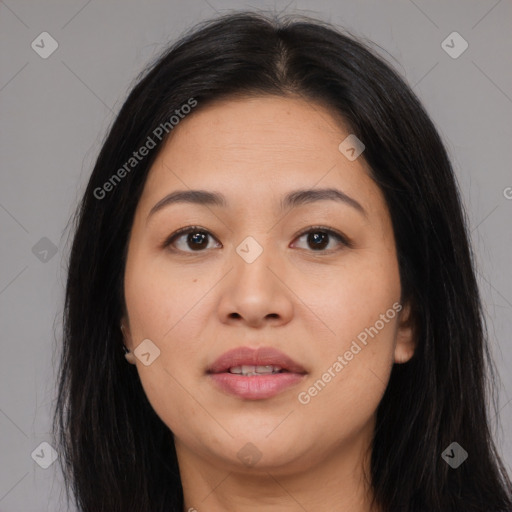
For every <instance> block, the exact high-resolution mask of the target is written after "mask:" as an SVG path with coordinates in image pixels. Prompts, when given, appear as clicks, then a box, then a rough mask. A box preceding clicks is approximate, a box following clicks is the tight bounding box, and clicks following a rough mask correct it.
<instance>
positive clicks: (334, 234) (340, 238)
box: [161, 226, 353, 254]
mask: <svg viewBox="0 0 512 512" xmlns="http://www.w3.org/2000/svg"><path fill="white" fill-rule="evenodd" d="M197 231H199V232H203V233H206V234H207V235H209V236H211V237H212V238H214V239H215V240H217V239H216V238H215V237H214V236H213V235H212V234H211V233H210V232H209V231H208V230H207V229H204V228H202V227H201V226H187V227H184V228H180V229H178V230H177V231H175V232H174V233H172V234H171V235H170V236H168V237H167V238H166V239H165V240H164V242H163V243H162V244H161V248H162V249H165V248H169V247H170V246H171V244H173V243H174V242H175V241H176V240H177V239H178V238H179V237H180V236H182V235H186V234H189V233H192V232H197ZM316 232H322V233H326V234H328V235H329V236H332V237H334V238H336V239H337V240H338V241H339V242H340V243H341V244H342V245H343V246H345V247H348V248H352V247H353V243H352V241H351V240H349V239H348V238H347V237H346V236H345V235H343V234H341V233H339V232H338V231H335V230H333V229H331V228H328V227H326V226H311V227H309V228H307V229H306V230H305V231H302V232H300V233H299V234H297V235H296V236H295V238H294V240H295V239H296V238H302V237H303V236H304V235H307V234H309V233H316ZM170 250H171V251H172V252H181V253H187V254H194V253H198V254H199V253H201V252H205V250H201V251H182V250H181V249H170ZM336 250H337V249H328V250H323V249H320V250H318V251H314V250H311V251H309V252H313V253H326V254H332V252H335V251H336ZM338 250H339V249H338Z"/></svg>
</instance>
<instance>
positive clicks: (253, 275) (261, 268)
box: [235, 234, 277, 285]
mask: <svg viewBox="0 0 512 512" xmlns="http://www.w3.org/2000/svg"><path fill="white" fill-rule="evenodd" d="M256 237H257V238H256ZM270 239H271V237H270V236H266V235H262V234H260V235H255V236H252V235H249V236H247V237H245V238H244V239H243V240H242V242H240V243H239V244H238V246H237V247H236V248H235V252H236V258H235V279H237V282H238V283H239V284H240V283H241V281H247V280H249V282H251V283H252V284H253V285H256V284H262V282H263V281H267V280H272V281H273V280H274V279H275V277H274V276H273V273H272V272H271V271H270V269H269V267H272V266H273V265H274V266H275V265H276V264H277V261H276V256H277V255H276V254H272V251H274V252H275V249H273V248H272V247H271V242H270Z"/></svg>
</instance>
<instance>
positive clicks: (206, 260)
mask: <svg viewBox="0 0 512 512" xmlns="http://www.w3.org/2000/svg"><path fill="white" fill-rule="evenodd" d="M64 322H65V335H64V347H63V354H62V361H61V369H60V371H61V373H60V386H59V397H58V404H57V408H56V412H55V434H56V436H57V438H58V440H59V441H60V443H61V450H62V451H63V452H64V454H65V461H66V464H65V465H64V468H63V469H64V473H65V476H66V481H67V483H68V484H69V487H70V488H72V490H73V493H74V496H75V499H76V501H77V504H78V506H79V508H80V510H83V511H86V512H89V511H90V512H93V511H94V512H99V511H107V510H108V511H116V510H119V511H129V510H130V511H131V510H133V511H148V512H149V511H151V512H155V511H164V510H165V511H170V510H173V511H186V510H189V511H191V510H197V511H199V512H201V511H203V510H208V511H209V512H214V511H221V510H222V511H235V510H236V511H246V510H260V509H264V508H269V509H271V510H282V511H285V510H286V511H292V510H293V511H295V510H310V511H320V512H322V511H327V510H329V511H333V510H336V511H345V510H347V511H351V512H363V511H364V512H367V511H382V512H384V511H386V512H388V511H389V512H396V511H404V512H405V511H410V512H412V511H414V512H418V511H428V512H431V511H443V512H444V511H457V512H458V511H462V510H464V511H466V512H469V511H471V512H476V511H480V512H483V511H504V510H509V509H510V508H511V507H512V497H511V496H512V485H511V482H510V479H509V477H508V475H507V474H506V471H505V469H504V467H503V464H502V462H501V461H500V458H499V456H498V454H497V453H496V448H495V445H494V443H493V441H492V438H491V435H490V428H489V418H488V417H487V413H486V400H487V398H488V397H486V394H485V386H486V383H487V380H486V379H487V373H486V372H487V367H488V363H490V360H489V355H488V346H487V342H486V338H485V331H484V325H483V320H482V309H481V302H480V297H479V293H478V289H477V284H476V280H475V272H474V269H473V265H472V258H471V252H470V247H469V242H468V236H467V231H466V226H465V223H464V214H463V207H462V205H461V201H460V198H459V193H458V191H457V187H456V183H455V179H454V175H453V172H452V169H451V166H450V163H449V160H448V158H447V155H446V152H445V149H444V147H443V144H442V142H441V140H440V138H439V136H438V134H437V132H436V130H435V128H434V126H433V124H432V122H431V121H430V119H429V118H428V116H427V114H426V113H425V111H424V109H423V108H422V106H421V104H420V102H419V101H418V99H417V98H416V97H415V96H414V94H413V93H412V92H411V90H410V89H409V88H408V86H407V85H406V84H405V83H404V82H403V81H402V79H401V78H400V77H399V76H398V75H397V74H396V73H395V72H394V71H393V70H392V69H391V68H390V67H389V66H388V65H387V64H386V63H384V62H383V61H382V60H381V59H380V58H379V57H377V56H376V55H375V54H374V53H373V52H372V51H371V50H370V49H369V48H367V47H366V45H364V44H363V43H361V42H358V41H356V40H355V39H354V38H352V37H349V36H347V35H344V34H341V33H339V32H338V31H337V30H335V29H334V28H333V27H330V26H328V25H326V24H323V23H320V22H317V21H313V20H310V19H299V20H288V21H286V20H280V21H278V20H274V19H271V18H267V17H265V16H263V15H261V14H258V15H256V14H251V13H238V14H233V15H228V16H224V17H221V18H219V19H216V20H213V21H210V22H208V23H205V24H204V25H203V26H201V27H199V28H196V29H195V30H194V31H193V32H191V33H189V34H188V35H187V36H186V37H184V38H183V39H182V40H181V41H179V42H178V43H176V44H175V45H174V46H172V47H171V48H170V49H169V50H168V51H166V52H165V53H164V54H163V55H162V56H161V57H160V58H159V59H158V60H157V61H156V62H155V63H154V64H153V65H152V66H151V67H150V69H148V70H147V72H146V73H145V74H144V76H143V77H142V78H141V79H140V80H139V82H138V83H137V84H136V86H135V87H134V88H133V90H132V92H131V94H130V95H129V97H128V99H127V100H126V102H125V103H124V105H123V107H122V109H121V111H120V113H119V115H118V116H117V119H116V121H115V122H114V124H113V126H112V128H111V129H110V133H109V134H108V137H107V138H106V140H105V143H104V145H103V148H102V149H101V152H100V154H99V157H98V159H97V162H96V165H95V167H94V170H93V173H92V176H91V178H90V181H89V184H88V187H87V190H86V192H85V195H84V197H83V201H82V203H81V205H80V208H79V210H78V211H77V217H76V232H75V235H74V241H73V246H72V251H71V256H70V261H69V275H68V283H67V289H66V308H65V315H64ZM123 350H124V351H126V354H125V355H126V358H125V357H122V356H123ZM489 369H492V366H489ZM491 376H492V373H491Z"/></svg>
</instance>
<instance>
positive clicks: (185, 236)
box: [162, 226, 352, 252]
mask: <svg viewBox="0 0 512 512" xmlns="http://www.w3.org/2000/svg"><path fill="white" fill-rule="evenodd" d="M305 236H307V239H306V243H308V244H311V247H312V250H313V251H315V252H319V251H321V252H331V251H332V250H336V249H333V248H329V249H328V250H327V251H326V250H325V248H326V247H327V246H328V245H329V243H330V241H331V240H330V238H334V239H335V240H336V241H337V242H338V244H340V245H342V246H345V247H352V243H351V242H350V240H349V239H348V238H346V237H345V236H344V235H342V234H341V233H338V232H337V231H334V230H332V229H330V228H327V227H324V226H313V227H311V228H309V229H308V230H307V231H303V232H302V233H301V234H300V235H298V238H299V239H300V238H303V237H305ZM208 238H211V239H214V240H216V239H215V238H214V237H213V235H212V234H211V233H210V232H209V231H208V230H206V229H204V228H202V227H200V226H188V227H185V228H181V229H179V230H178V231H175V232H174V233H172V234H171V235H170V236H169V237H168V238H167V239H166V240H165V241H164V243H163V244H162V248H166V247H170V246H172V250H176V251H181V252H202V251H204V250H206V249H211V248H212V247H211V246H210V245H209V243H208V242H209V240H208ZM219 245H221V244H220V243H219Z"/></svg>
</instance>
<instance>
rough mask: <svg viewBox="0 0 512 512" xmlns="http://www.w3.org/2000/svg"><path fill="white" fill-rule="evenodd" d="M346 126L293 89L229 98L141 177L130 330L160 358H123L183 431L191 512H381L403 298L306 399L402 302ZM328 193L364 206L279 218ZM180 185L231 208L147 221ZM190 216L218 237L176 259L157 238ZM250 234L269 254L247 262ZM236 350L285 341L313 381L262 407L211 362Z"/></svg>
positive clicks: (392, 256) (324, 206) (173, 208)
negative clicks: (379, 491) (377, 459)
mask: <svg viewBox="0 0 512 512" xmlns="http://www.w3.org/2000/svg"><path fill="white" fill-rule="evenodd" d="M349 134H350V131H349V130H348V129H347V127H346V126H345V125H344V123H343V120H341V119H335V118H334V117H332V115H331V113H330V111H329V110H327V109H325V108H323V107H322V106H321V105H318V104H314V103H308V102H306V101H304V100H303V99H301V98H291V97H287V98H283V97H274V96H260V97H250V98H239V99H236V100H224V101H222V102H216V103H214V104H211V105H208V106H205V107H203V108H201V105H198V107H197V109H196V110H195V111H194V113H193V114H191V115H189V116H187V117H186V118H185V119H184V120H182V121H181V122H180V123H179V125H177V126H176V127H175V128H174V130H173V132H172V136H171V137H170V138H169V139H168V141H167V143H166V145H165V146H164V148H163V149H162V151H161V152H160V154H159V155H158V157H157V159H156V161H155V162H154V165H153V166H152V168H151V170H150V172H149V175H148V179H147V182H146V184H145V188H144V191H143V194H142V196H141V199H140V202H139V204H138V207H137V210H136V214H135V218H134V223H133V226H132V230H131V233H130V240H129V248H128V254H127V263H126V272H125V297H126V304H127V313H128V316H127V317H126V318H124V319H123V332H124V334H125V342H126V346H127V347H128V348H129V349H130V350H132V351H133V350H134V349H135V348H136V347H137V346H138V345H139V344H140V343H141V342H142V340H144V339H150V340H151V341H152V342H153V343H154V345H156V346H157V347H158V349H159V350H160V355H159V357H157V358H156V359H155V360H154V362H152V363H151V364H150V365H149V366H145V365H144V364H143V363H142V362H141V360H139V358H138V357H135V356H134V354H133V353H131V354H128V356H127V359H128V361H129V362H131V363H132V364H136V366H137V370H138V374H139V377H140V380H141V383H142V385H143V388H144V390H145V392H146V394H147V397H148V399H149V401H150V403H151V405H152V406H153V408H154V410H155V411H156V413H157V414H158V415H159V417H160V418H161V419H162V421H163V422H164V423H165V424H166V425H167V426H168V427H169V428H170V429H171V430H172V432H173V433H174V437H175V446H176V452H177V455H178V461H179V466H180V474H181V479H182V484H183V488H184V496H185V508H184V510H185V511H188V510H191V511H192V510H194V509H195V510H197V511H198V512H201V511H203V510H208V511H209V512H220V511H223V512H226V511H235V510H236V511H237V512H246V511H257V510H258V511H259V510H261V507H262V505H264V506H269V507H272V510H274V511H282V512H285V511H286V512H291V511H294V512H295V511H304V510H309V511H312V510H315V511H317V512H323V511H332V510H337V511H351V512H368V511H370V510H378V509H377V508H374V509H371V507H370V504H369V500H370V498H371V491H370V489H369V487H368V485H366V484H365V479H364V471H366V472H367V473H368V471H369V456H370V442H371V437H372V433H373V430H374V425H375V413H376V409H377V406H378V404H379V402H380V400H381V398H382V395H383V393H384V390H385V387H386V384H387V382H388V380H389V375H390V372H391V369H392V366H393V364H395V363H397V364H400V363H403V362H405V361H407V360H409V359H410V357H412V355H413V352H414V345H415V343H414V339H413V331H412V328H411V327H410V318H409V307H408V305H407V304H403V309H402V310H401V311H400V313H399V314H397V315H396V316H395V318H393V319H392V320H389V321H388V322H387V323H385V326H384V328H382V329H381V330H380V331H379V332H378V335H376V336H375V337H374V338H369V339H368V343H367V345H366V346H364V347H363V348H362V350H361V351H360V352H358V353H357V354H356V355H354V357H353V359H352V360H351V361H349V362H348V364H347V365H346V366H345V367H344V368H343V370H342V371H340V372H338V373H336V372H334V373H335V375H336V376H335V377H333V378H332V379H331V381H330V382H329V383H327V384H326V385H325V387H324V388H323V389H322V390H321V391H320V392H318V393H317V395H316V396H314V397H312V398H311V400H310V401H309V403H307V404H303V403H301V402H300V401H299V400H298V394H299V393H300V392H303V391H307V390H308V388H310V387H311V386H312V385H313V383H315V382H316V381H318V379H320V378H322V375H323V374H325V372H328V369H329V368H330V367H331V368H332V366H333V362H335V361H336V360H337V358H338V356H339V355H341V356H343V354H344V353H345V352H346V351H347V350H349V348H350V346H351V343H352V342H353V340H356V339H357V335H358V334H360V333H361V332H362V331H364V330H365V328H368V327H370V326H373V325H374V324H375V322H376V321H377V320H378V319H379V315H381V314H385V313H386V311H387V310H389V309H390V308H392V305H393V304H394V303H400V297H401V285H400V277H399V268H398V262H397V255H396V250H395V239H394V234H393V228H392V224H391V220H390V216H389V212H388V209H387V206H386V203H385V200H384V197H383V195H382V193H381V191H380V189H379V188H378V186H377V185H376V184H375V183H374V182H373V181H372V180H371V178H370V177H369V168H368V166H367V164H366V163H365V161H364V153H363V155H362V156H361V157H359V158H357V159H356V160H355V161H349V160H348V159H347V158H346V157H345V156H344V155H343V154H342V153H341V152H340V151H339V150H338V145H339V144H340V142H341V141H343V140H344V139H345V138H346V137H347V136H348V135H349ZM326 187H333V188H337V189H338V190H341V191H343V192H344V193H345V194H347V195H349V196H350V197H351V198H353V199H355V200H356V201H358V202H359V203H360V204H361V205H362V206H363V208H364V210H365V212H366V214H362V213H361V212H359V211H358V210H357V209H356V208H354V207H352V206H350V205H349V204H344V203H339V202H335V201H328V200H324V201H318V202H315V203H311V204H306V205H302V206H299V207H296V208H294V209H292V210H287V211H284V212H281V211H279V201H280V200H281V198H282V197H283V196H284V195H285V194H286V193H287V192H290V191H292V190H296V189H299V188H301V189H302V188H304V189H317V188H326ZM187 189H202V190H208V191H218V192H221V193H223V194H224V195H225V196H226V198H227V200H228V207H226V208H223V207H217V206H211V205H210V206H205V205H195V204H185V203H180V204H173V205H170V206H167V207H165V208H163V209H161V210H160V211H158V212H156V213H154V214H153V215H152V216H150V217H149V218H148V213H149V211H150V210H151V208H152V207H153V206H154V205H155V204H156V203H157V202H158V201H159V200H160V199H162V198H163V197H164V196H166V195H167V194H168V193H170V192H173V191H175V190H187ZM193 225H198V226H200V227H201V229H202V230H205V231H208V232H209V233H210V234H211V235H210V236H209V238H207V243H208V245H207V247H206V248H204V246H201V245H200V244H199V245H198V242H197V241H194V240H193V239H192V240H190V237H189V240H188V241H189V243H187V234H184V235H179V236H180V238H178V239H176V240H175V241H174V252H173V250H172V249H173V247H172V246H169V247H166V248H165V247H162V246H161V245H162V242H163V241H164V240H165V239H166V238H167V237H169V235H171V234H172V233H173V232H174V231H176V230H178V229H179V228H182V227H186V226H193ZM315 225H321V226H324V227H328V228H331V229H333V230H334V231H339V232H341V233H343V234H344V235H345V236H346V237H348V238H349V239H350V240H351V242H352V244H353V246H352V247H347V246H345V245H344V244H343V243H342V242H340V241H338V240H337V239H336V238H335V237H333V236H329V238H328V239H327V241H326V244H327V243H328V245H327V246H326V247H324V248H323V249H321V250H315V247H316V246H315V245H314V244H315V242H314V240H313V241H311V239H310V240H309V242H308V236H307V234H306V235H301V233H303V232H304V231H306V230H307V229H308V228H310V227H311V226H315ZM318 231H320V232H322V230H318V229H316V230H315V232H318ZM247 236H251V237H253V238H254V239H255V240H256V241H257V242H258V243H259V244H260V246H261V247H262V248H263V252H262V254H261V255H260V256H259V257H258V258H257V259H256V260H255V261H254V262H252V263H250V264H249V263H247V262H246V261H245V260H244V259H242V258H241V257H240V256H239V254H238V253H237V252H236V248H237V247H238V246H239V244H240V243H241V242H242V241H243V240H244V239H245V238H246V237H247ZM194 243H195V245H194ZM359 345H361V344H359ZM238 346H249V347H253V348H255V347H259V346H272V347H275V348H277V349H279V350H281V351H283V352H284V353H285V354H287V355H288V356H290V357H292V358H293V359H294V360H295V361H297V362H299V363H300V364H301V365H302V366H303V367H304V368H305V369H306V372H307V375H306V376H305V377H304V380H303V382H301V383H300V384H299V385H297V386H293V387H291V388H288V389H286V390H285V391H283V392H281V393H280V394H278V395H276V396H274V397H271V398H268V399H263V400H244V399H241V398H239V397H236V396H232V395H228V394H226V393H223V392H221V391H219V390H218V389H217V388H216V387H214V386H213V385H212V383H211V382H210V378H209V377H208V375H207V374H206V369H207V367H208V365H209V364H211V363H212V362H213V361H214V360H215V359H216V358H217V357H219V356H220V355H221V354H223V353H224V352H225V351H227V350H230V349H232V348H234V347H238ZM331 375H332V373H331ZM248 442H250V443H252V444H253V445H254V446H256V448H257V450H258V452H259V453H260V454H261V458H260V459H259V460H258V461H257V463H256V464H254V465H248V464H246V463H244V462H243V461H242V460H241V459H240V458H239V457H238V456H237V453H238V452H239V450H240V449H242V448H243V447H244V446H245V445H246V443H248Z"/></svg>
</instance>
